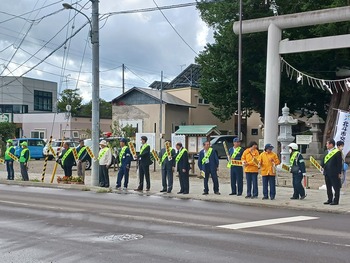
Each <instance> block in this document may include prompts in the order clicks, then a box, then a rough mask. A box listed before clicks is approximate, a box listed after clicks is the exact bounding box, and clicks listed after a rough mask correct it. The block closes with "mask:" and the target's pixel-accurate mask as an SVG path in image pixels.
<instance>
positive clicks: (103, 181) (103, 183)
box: [98, 140, 112, 188]
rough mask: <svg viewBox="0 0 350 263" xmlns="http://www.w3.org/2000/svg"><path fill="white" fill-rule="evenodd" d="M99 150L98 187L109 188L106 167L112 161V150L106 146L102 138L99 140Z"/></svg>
mask: <svg viewBox="0 0 350 263" xmlns="http://www.w3.org/2000/svg"><path fill="white" fill-rule="evenodd" d="M100 147H101V149H100V151H99V153H98V162H99V165H100V166H99V184H100V187H106V188H109V174H108V168H109V166H110V165H111V163H112V152H111V150H110V149H109V148H108V147H107V142H106V141H105V140H102V141H101V142H100Z"/></svg>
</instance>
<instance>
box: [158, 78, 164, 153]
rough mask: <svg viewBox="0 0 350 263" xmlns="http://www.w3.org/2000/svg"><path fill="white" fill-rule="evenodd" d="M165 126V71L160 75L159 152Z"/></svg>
mask: <svg viewBox="0 0 350 263" xmlns="http://www.w3.org/2000/svg"><path fill="white" fill-rule="evenodd" d="M162 126H163V71H161V73H160V104H159V151H160V149H161V148H162Z"/></svg>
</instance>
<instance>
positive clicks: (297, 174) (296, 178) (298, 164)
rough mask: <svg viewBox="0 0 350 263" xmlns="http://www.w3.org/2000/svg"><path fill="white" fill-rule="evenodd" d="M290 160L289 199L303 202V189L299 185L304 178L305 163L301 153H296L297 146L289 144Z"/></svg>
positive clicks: (304, 195) (301, 185)
mask: <svg viewBox="0 0 350 263" xmlns="http://www.w3.org/2000/svg"><path fill="white" fill-rule="evenodd" d="M288 147H289V153H290V159H289V163H290V165H289V171H290V172H291V173H292V176H293V190H294V191H293V196H292V197H291V198H290V199H292V200H296V199H299V197H300V199H301V200H303V199H305V197H306V194H305V189H304V186H303V184H302V183H301V182H302V180H303V177H304V176H305V173H306V170H305V162H304V158H303V156H302V155H301V153H300V152H299V151H298V144H296V143H294V142H293V143H290V144H289V145H288Z"/></svg>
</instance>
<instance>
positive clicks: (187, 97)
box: [166, 87, 234, 134]
mask: <svg viewBox="0 0 350 263" xmlns="http://www.w3.org/2000/svg"><path fill="white" fill-rule="evenodd" d="M166 92H168V93H170V94H172V95H174V96H176V97H178V98H180V99H182V100H184V101H186V102H188V103H190V104H191V105H193V106H195V108H190V109H189V118H188V121H187V122H186V124H187V125H217V127H218V129H219V130H220V131H222V132H223V133H228V134H233V133H234V118H231V120H229V121H226V122H224V123H223V122H221V121H220V120H219V119H218V118H216V117H215V116H214V115H213V114H212V113H211V111H210V110H209V108H210V105H202V104H199V101H198V100H199V98H201V96H200V94H199V89H198V88H190V87H187V88H180V89H171V90H166Z"/></svg>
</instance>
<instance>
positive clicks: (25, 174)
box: [20, 163, 29, 181]
mask: <svg viewBox="0 0 350 263" xmlns="http://www.w3.org/2000/svg"><path fill="white" fill-rule="evenodd" d="M27 165H28V164H27ZM27 165H24V163H20V167H21V175H22V179H23V181H29V176H28V169H27Z"/></svg>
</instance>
